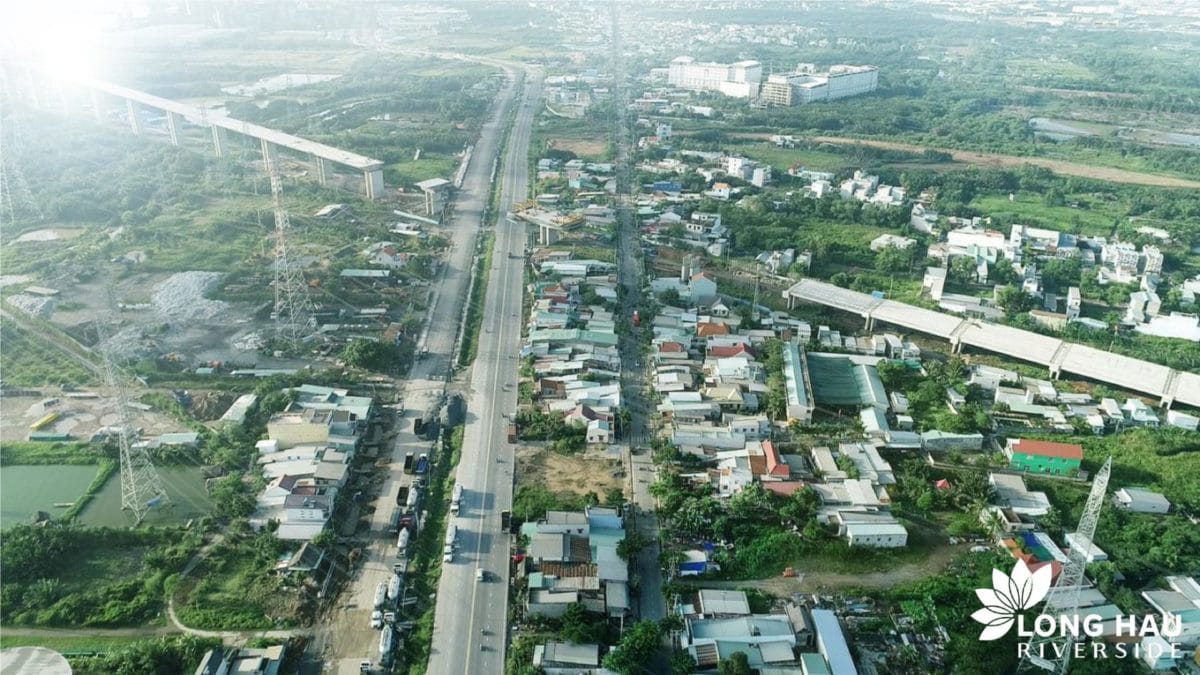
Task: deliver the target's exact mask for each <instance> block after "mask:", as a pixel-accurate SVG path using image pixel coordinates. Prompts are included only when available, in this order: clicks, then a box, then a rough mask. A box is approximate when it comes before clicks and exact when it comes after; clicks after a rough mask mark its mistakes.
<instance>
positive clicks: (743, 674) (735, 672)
mask: <svg viewBox="0 0 1200 675" xmlns="http://www.w3.org/2000/svg"><path fill="white" fill-rule="evenodd" d="M717 673H719V675H753V673H754V671H753V670H752V669H751V668H750V658H749V657H747V656H746V652H734V653H733V654H732V655H731V656H730V657H729V658H727V659H725V660H724V661H722V662H721V663H720V664H719V665H718V666H717Z"/></svg>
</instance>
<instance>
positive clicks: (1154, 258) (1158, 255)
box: [1142, 245, 1163, 274]
mask: <svg viewBox="0 0 1200 675" xmlns="http://www.w3.org/2000/svg"><path fill="white" fill-rule="evenodd" d="M1142 258H1143V259H1145V263H1144V264H1143V265H1142V273H1143V274H1162V266H1163V254H1162V251H1160V250H1159V249H1158V247H1157V246H1150V245H1146V246H1143V247H1142Z"/></svg>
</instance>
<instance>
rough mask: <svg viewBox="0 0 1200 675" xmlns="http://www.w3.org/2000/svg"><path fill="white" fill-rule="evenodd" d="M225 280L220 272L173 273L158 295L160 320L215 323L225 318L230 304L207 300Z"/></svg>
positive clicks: (156, 295)
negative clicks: (214, 285)
mask: <svg viewBox="0 0 1200 675" xmlns="http://www.w3.org/2000/svg"><path fill="white" fill-rule="evenodd" d="M220 278H221V273H220V272H179V273H178V274H172V275H171V276H170V277H168V278H167V280H166V281H164V282H162V283H161V284H159V286H158V290H156V291H155V292H154V297H153V298H152V299H153V301H154V309H155V311H157V312H158V315H159V318H160V319H161V320H163V321H167V322H171V323H184V324H194V323H204V322H211V321H214V320H216V319H218V318H219V317H221V315H223V314H224V313H225V311H226V310H227V309H229V305H228V304H226V303H224V302H220V301H218V300H209V299H208V298H205V297H204V292H205V291H207V290H208V289H209V288H210V287H212V285H213V284H215V283H216V282H217V280H218V279H220Z"/></svg>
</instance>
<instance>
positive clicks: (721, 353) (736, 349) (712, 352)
mask: <svg viewBox="0 0 1200 675" xmlns="http://www.w3.org/2000/svg"><path fill="white" fill-rule="evenodd" d="M701 325H705V326H707V325H709V324H701ZM708 356H709V357H710V358H714V359H726V358H730V357H733V356H745V357H748V358H754V352H752V351H750V348H749V347H747V346H746V345H717V346H713V347H709V348H708Z"/></svg>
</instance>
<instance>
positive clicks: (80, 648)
mask: <svg viewBox="0 0 1200 675" xmlns="http://www.w3.org/2000/svg"><path fill="white" fill-rule="evenodd" d="M145 639H146V638H145V637H144V636H136V635H135V636H98V635H94V636H85V637H75V636H63V637H58V636H40V635H0V649H9V648H10V647H46V648H47V649H53V650H54V651H56V652H59V653H63V654H70V653H76V652H110V651H116V650H118V649H121V648H122V647H125V646H127V645H130V644H133V643H134V642H138V641H140V640H145Z"/></svg>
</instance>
